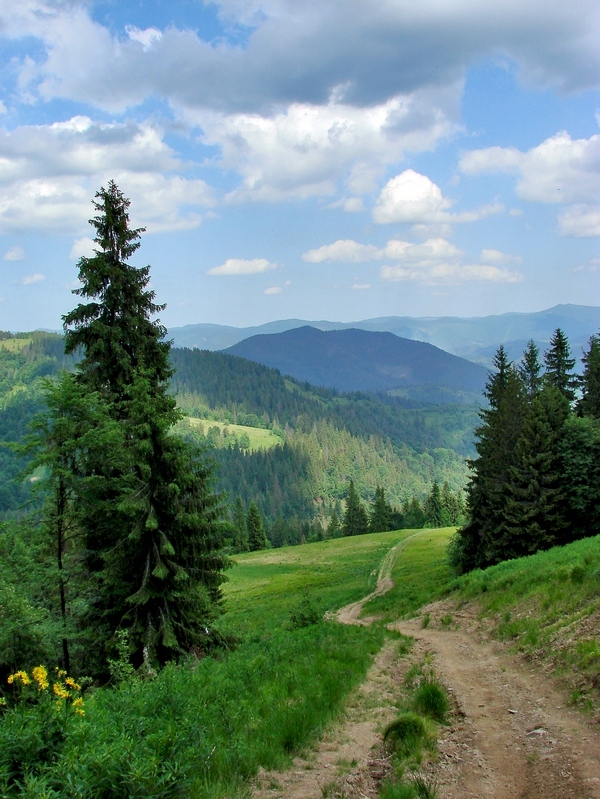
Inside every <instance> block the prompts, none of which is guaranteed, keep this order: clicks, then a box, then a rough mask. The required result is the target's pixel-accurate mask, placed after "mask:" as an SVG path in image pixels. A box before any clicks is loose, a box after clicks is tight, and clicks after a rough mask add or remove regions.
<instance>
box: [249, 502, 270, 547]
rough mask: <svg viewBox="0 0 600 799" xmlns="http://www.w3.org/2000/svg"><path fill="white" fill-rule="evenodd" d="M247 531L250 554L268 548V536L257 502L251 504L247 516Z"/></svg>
mask: <svg viewBox="0 0 600 799" xmlns="http://www.w3.org/2000/svg"><path fill="white" fill-rule="evenodd" d="M246 529H247V530H248V549H249V550H250V552H257V551H258V550H260V549H266V548H267V536H266V535H265V528H264V526H263V520H262V517H261V515H260V511H259V510H258V508H257V507H256V503H255V502H251V503H250V507H249V508H248V515H247V516H246Z"/></svg>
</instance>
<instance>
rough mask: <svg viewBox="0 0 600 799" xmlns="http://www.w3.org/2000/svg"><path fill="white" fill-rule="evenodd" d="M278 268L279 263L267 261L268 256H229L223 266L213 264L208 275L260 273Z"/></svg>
mask: <svg viewBox="0 0 600 799" xmlns="http://www.w3.org/2000/svg"><path fill="white" fill-rule="evenodd" d="M271 269H277V264H273V263H271V262H270V261H267V259H266V258H252V259H250V260H246V259H244V258H228V259H227V260H226V261H225V263H224V264H221V266H213V268H212V269H209V270H208V272H207V274H208V275H258V274H260V273H261V272H269V271H271Z"/></svg>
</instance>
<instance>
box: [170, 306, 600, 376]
mask: <svg viewBox="0 0 600 799" xmlns="http://www.w3.org/2000/svg"><path fill="white" fill-rule="evenodd" d="M306 325H310V326H311V327H313V328H317V329H319V330H344V329H348V328H358V329H360V330H370V331H377V332H387V333H394V334H395V335H396V336H401V337H402V338H407V339H413V340H416V341H424V342H427V343H429V344H434V345H435V346H436V347H440V348H441V349H443V350H446V351H447V352H450V353H452V354H453V355H458V356H460V357H462V358H467V359H468V360H470V361H474V362H476V363H480V364H483V365H484V366H486V367H489V366H490V365H491V361H492V358H493V355H494V352H495V351H496V349H497V347H498V345H499V344H504V346H505V347H506V349H507V352H508V354H509V357H510V358H512V359H518V358H519V357H520V356H521V354H522V352H523V349H524V348H525V345H526V344H527V341H529V339H533V340H534V341H535V342H536V343H537V344H538V346H539V347H540V349H541V350H542V351H543V350H544V349H545V348H547V345H548V342H549V341H550V337H551V335H552V333H553V331H554V330H555V329H556V328H557V327H560V328H561V329H562V330H563V331H564V332H565V333H566V335H567V337H568V338H569V340H570V343H571V347H572V350H573V354H574V355H575V356H576V357H577V358H579V357H580V356H581V351H582V347H584V346H585V345H586V344H587V341H588V339H589V337H590V336H591V335H592V334H594V333H597V332H598V330H599V329H600V307H596V306H587V305H556V306H554V307H553V308H548V309H547V310H544V311H537V312H533V313H505V314H499V315H494V316H480V317H471V318H462V317H456V316H442V317H410V316H387V317H378V318H375V319H365V320H362V321H358V322H331V321H326V320H321V321H307V320H302V319H284V320H279V321H276V322H268V323H266V324H264V325H259V326H256V327H245V328H241V327H231V326H226V325H214V324H194V325H186V326H185V327H173V328H171V329H170V330H169V337H170V338H172V339H173V341H174V344H175V346H176V347H190V348H194V347H196V348H198V349H207V350H222V349H227V348H228V347H231V346H233V345H235V344H237V343H238V342H240V341H242V340H243V339H247V338H249V337H251V336H255V335H261V334H271V333H282V332H285V331H287V330H292V329H294V328H299V327H304V326H306Z"/></svg>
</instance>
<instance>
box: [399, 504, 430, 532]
mask: <svg viewBox="0 0 600 799" xmlns="http://www.w3.org/2000/svg"><path fill="white" fill-rule="evenodd" d="M402 510H403V514H404V527H405V528H406V529H407V530H419V529H421V527H424V526H425V522H426V521H427V517H426V516H425V512H424V510H423V508H422V507H421V503H420V502H419V500H418V499H417V497H413V498H412V499H411V500H410V502H409V501H408V500H407V501H406V502H405V503H404V507H403V508H402Z"/></svg>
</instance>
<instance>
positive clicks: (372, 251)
mask: <svg viewBox="0 0 600 799" xmlns="http://www.w3.org/2000/svg"><path fill="white" fill-rule="evenodd" d="M110 180H114V181H115V182H116V183H117V185H118V186H119V188H120V189H121V190H122V191H123V193H124V194H125V195H126V196H127V197H129V198H130V199H131V207H130V213H131V222H132V224H133V225H135V226H141V227H145V228H146V232H145V233H144V234H143V237H142V246H141V248H140V250H139V251H138V252H137V253H136V254H135V256H134V257H133V258H132V263H133V264H135V265H137V266H143V265H146V264H150V265H151V275H152V284H151V285H152V288H153V289H154V290H155V292H156V297H157V301H158V302H161V303H162V302H164V303H167V308H166V309H165V310H164V311H163V312H162V314H161V321H162V322H163V323H164V324H166V325H168V326H169V327H174V326H181V325H185V324H192V323H197V322H210V323H216V324H227V325H235V326H238V327H244V326H248V325H256V324H261V323H263V322H267V321H272V320H276V319H287V318H292V317H294V318H302V319H313V320H319V319H328V320H334V321H353V320H356V321H358V320H362V319H367V318H372V317H377V316H396V315H397V316H405V315H409V316H442V315H456V316H483V315H487V314H495V313H504V312H508V311H536V310H542V309H544V308H548V307H551V306H553V305H556V304H558V303H566V302H569V303H577V304H583V305H600V3H598V2H597V0H571V1H570V2H568V3H566V2H564V0H496V2H490V0H419V2H415V0H217V1H216V2H202V0H170V1H169V2H167V1H166V0H103V1H102V2H94V1H93V0H89V2H81V1H80V0H18V2H15V0H0V298H1V299H0V329H4V330H15V331H16V330H31V329H36V328H49V329H60V327H61V324H62V321H61V317H62V315H63V314H65V313H67V312H68V311H69V310H71V309H72V308H73V307H74V306H75V305H76V304H77V302H78V301H79V300H78V298H77V297H75V296H74V295H73V294H72V291H73V289H74V288H76V287H77V285H78V281H77V275H78V268H77V263H78V260H79V258H81V257H82V256H83V257H87V256H89V255H91V254H92V253H93V247H94V243H93V240H92V239H93V235H94V234H93V229H92V228H91V227H90V225H89V224H88V221H87V220H88V219H89V218H90V217H91V216H92V215H93V213H94V209H93V206H92V200H93V198H94V195H95V192H96V191H97V190H98V189H99V188H100V187H102V186H106V185H107V184H108V182H109V181H110Z"/></svg>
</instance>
